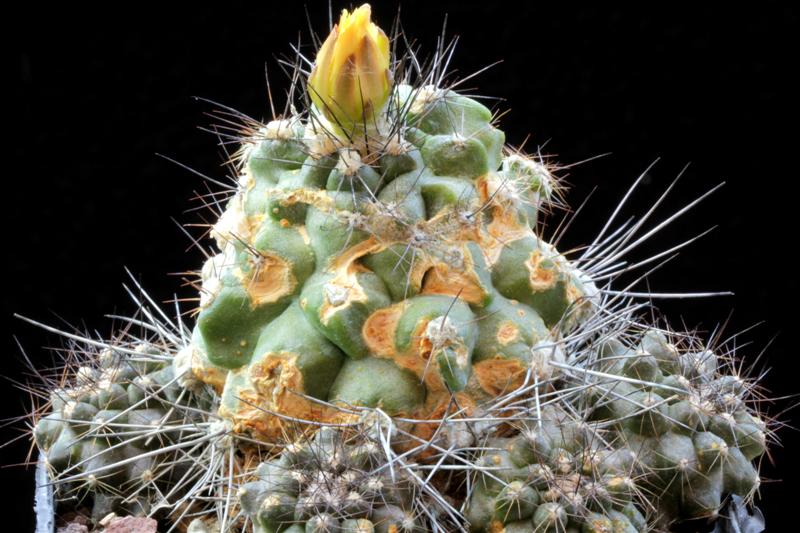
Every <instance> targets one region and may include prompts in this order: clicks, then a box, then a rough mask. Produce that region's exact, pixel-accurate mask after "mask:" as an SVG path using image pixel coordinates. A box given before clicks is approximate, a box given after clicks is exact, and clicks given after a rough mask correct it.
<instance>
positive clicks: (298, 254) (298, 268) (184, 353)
mask: <svg viewBox="0 0 800 533" xmlns="http://www.w3.org/2000/svg"><path fill="white" fill-rule="evenodd" d="M370 18H371V13H370V7H369V6H368V5H364V6H361V7H359V8H357V9H355V10H354V11H352V12H348V11H347V10H345V11H343V12H342V15H341V19H340V20H339V23H338V24H337V25H335V26H334V27H333V29H332V30H331V33H330V35H329V36H328V37H327V39H326V40H325V41H324V42H323V43H322V44H321V46H320V47H319V49H318V51H317V55H316V59H315V61H313V62H312V61H307V64H308V65H313V66H311V67H310V70H309V71H306V70H304V68H305V67H304V66H303V65H304V64H305V63H304V62H303V61H302V60H301V59H302V58H299V59H298V62H297V64H296V65H295V66H294V70H293V73H294V74H293V78H292V90H291V91H290V93H289V95H290V96H289V102H288V103H287V107H286V110H285V111H284V113H283V114H281V115H280V116H275V117H273V118H274V119H273V120H272V121H270V122H268V123H266V124H262V123H259V122H257V121H255V120H253V119H250V118H248V117H245V116H244V115H241V114H239V113H236V112H234V111H232V110H230V109H227V108H225V109H222V110H221V111H220V112H219V113H220V114H219V115H218V116H219V117H220V118H222V119H223V120H225V121H227V122H228V123H230V122H232V121H236V122H237V124H239V129H238V130H237V139H238V140H239V141H240V142H241V148H240V149H239V151H238V153H237V154H236V157H235V161H236V173H237V180H236V183H235V186H232V187H231V189H230V190H229V191H228V192H229V193H230V194H229V197H228V199H226V201H225V203H224V204H222V205H221V206H220V207H221V208H222V212H221V215H220V216H219V218H218V220H217V221H216V222H215V223H214V224H213V227H212V228H211V234H212V236H213V239H214V243H215V245H216V250H215V252H214V253H212V254H209V256H208V258H207V260H206V262H205V264H204V265H203V266H202V269H200V271H199V272H198V282H197V283H196V288H197V290H198V292H199V306H198V309H197V310H196V311H197V312H196V315H195V320H194V323H193V324H187V323H185V322H184V321H183V320H181V319H176V320H172V319H170V318H169V316H168V315H167V314H166V313H165V312H163V311H161V310H159V309H158V306H156V305H154V303H153V302H152V301H150V300H149V299H148V298H147V296H146V295H144V294H143V292H142V291H141V290H137V291H132V292H131V294H132V295H133V296H134V298H135V299H136V301H137V303H139V304H140V312H139V314H138V315H137V316H136V317H133V318H130V319H129V322H130V324H131V325H135V326H137V327H138V329H140V330H142V331H145V332H146V334H145V335H139V336H134V335H132V334H131V333H130V332H129V331H126V332H125V334H120V335H118V336H116V337H115V338H113V339H112V340H103V341H101V340H95V339H86V338H81V337H79V336H77V335H74V334H69V335H68V337H69V338H70V340H71V342H72V343H73V345H72V351H71V353H73V354H76V355H75V357H74V358H71V359H70V361H74V364H70V365H68V370H67V372H62V373H61V374H60V375H59V377H58V379H55V378H53V379H46V380H45V387H44V388H43V389H42V391H43V392H42V398H43V400H44V402H43V403H44V405H43V406H41V407H40V408H39V409H38V410H37V412H36V419H37V420H36V423H35V426H34V428H33V431H32V433H33V437H34V440H35V443H36V446H37V447H38V449H39V451H40V453H41V458H42V459H41V461H42V464H43V465H44V466H45V467H46V468H47V469H48V471H49V474H50V476H51V478H52V481H53V484H54V486H55V488H56V497H57V499H58V500H59V501H60V502H61V503H60V505H61V508H62V509H72V510H74V509H78V508H81V507H84V508H87V509H90V511H89V512H90V514H91V517H92V520H93V521H94V523H95V524H99V525H98V526H97V527H98V528H100V527H102V524H103V523H104V520H106V519H107V518H108V514H109V513H116V514H119V515H139V516H148V517H153V518H157V519H158V520H159V521H160V523H161V524H162V526H163V529H164V530H165V531H166V530H169V531H175V530H179V531H192V532H203V531H206V532H210V531H217V532H221V531H240V530H242V531H255V532H263V533H276V532H279V531H287V532H300V531H305V532H322V531H343V532H371V531H377V532H411V531H415V532H416V531H491V532H499V531H507V532H509V533H510V532H544V531H547V532H564V533H566V532H576V531H583V532H615V533H617V532H645V531H667V530H669V529H670V528H672V527H673V526H674V525H675V524H680V523H683V522H685V521H686V520H693V519H707V518H710V519H713V518H716V517H717V516H718V515H719V513H720V512H721V509H722V508H723V506H724V505H725V504H726V502H727V501H728V500H730V499H732V498H734V497H735V498H738V500H737V501H745V502H749V501H751V500H752V497H753V495H754V494H755V493H756V491H757V489H758V486H759V474H758V467H757V462H758V459H759V457H761V456H762V454H763V453H764V452H765V449H766V445H767V441H768V440H769V439H770V437H771V432H770V428H769V427H767V425H766V424H765V422H764V421H763V420H762V419H761V418H760V417H759V415H758V413H757V412H756V411H755V410H754V408H753V405H754V402H753V401H752V396H753V395H752V392H751V391H752V388H753V383H751V382H750V381H749V380H748V379H746V378H745V377H743V376H741V375H739V373H738V372H737V365H736V361H735V359H734V358H733V356H732V355H730V354H728V353H726V352H725V349H724V347H715V346H706V345H704V343H702V342H701V341H700V340H699V339H697V338H696V337H694V336H692V335H689V334H683V333H680V332H674V331H670V330H669V329H668V328H666V327H659V326H658V325H657V324H652V323H648V322H647V320H646V318H644V317H643V316H642V315H643V309H644V308H645V307H646V306H647V301H646V299H647V296H648V295H647V294H646V293H645V294H641V293H638V292H635V291H634V290H633V285H630V286H624V287H613V283H614V282H615V280H616V278H617V277H618V275H619V274H620V273H622V272H623V271H624V272H629V271H631V270H632V269H633V268H637V267H641V266H644V265H647V264H649V263H652V262H654V261H656V260H658V259H659V258H660V257H662V256H664V255H666V253H667V252H665V253H662V254H658V255H656V256H654V257H651V258H649V259H647V260H644V261H640V262H638V263H637V264H634V265H629V264H625V263H623V262H622V260H623V258H624V256H625V255H626V254H627V253H628V252H629V251H630V250H632V249H633V248H635V247H636V246H637V245H638V244H640V243H641V242H642V240H643V239H646V238H648V237H649V236H650V235H651V234H653V233H655V232H654V231H647V230H644V224H645V222H646V221H647V219H648V218H649V216H650V214H651V211H648V212H647V214H646V215H645V216H644V217H643V218H642V219H641V220H639V221H635V222H633V223H628V224H620V225H618V226H617V225H615V216H616V211H615V213H614V214H613V215H612V217H611V219H610V220H609V221H608V223H606V224H605V225H604V226H603V228H602V230H601V231H600V232H599V234H598V235H597V238H596V239H595V240H594V242H593V243H591V245H589V246H588V247H586V248H585V249H583V250H582V251H581V253H580V255H577V256H575V257H567V256H565V255H564V254H562V253H561V252H560V251H559V250H558V249H557V247H556V246H555V245H554V244H553V243H552V242H548V241H547V240H546V238H545V236H544V235H543V232H542V229H541V228H542V225H541V222H542V220H543V219H544V218H545V217H546V216H547V214H548V212H549V210H551V209H553V208H556V207H558V206H560V205H561V204H562V202H563V199H562V197H561V189H560V187H559V182H558V179H557V178H556V177H555V174H556V173H557V171H558V167H557V166H556V165H554V164H553V163H551V162H550V161H549V160H548V159H546V158H544V157H542V156H538V155H537V156H529V155H526V154H525V153H523V152H522V151H520V150H516V149H513V148H510V147H509V146H507V145H506V139H505V135H504V133H503V132H502V131H501V130H500V129H499V127H498V124H497V121H496V117H495V115H493V113H492V112H491V111H490V110H489V109H488V108H487V107H485V106H484V105H483V104H481V103H479V102H478V101H477V100H475V99H473V98H470V97H467V96H465V95H463V94H459V92H458V84H447V83H446V82H445V80H446V79H447V78H446V76H445V72H444V68H445V67H446V65H447V63H448V61H449V57H450V53H451V51H452V50H451V49H450V48H449V47H443V48H442V49H440V50H438V52H437V54H436V58H435V59H434V60H433V61H432V62H430V63H427V64H425V63H422V62H420V61H418V60H417V58H416V56H415V55H414V54H413V52H411V51H409V52H406V53H405V55H400V54H398V53H397V52H396V50H393V48H396V46H395V45H396V43H397V40H394V41H392V40H390V39H389V37H387V35H386V34H385V33H384V32H383V31H382V30H381V29H380V28H379V27H378V26H377V25H375V24H374V23H373V22H372V21H371V20H370ZM393 43H394V44H393ZM423 65H427V66H423ZM636 184H638V181H637V182H636ZM636 184H635V185H634V187H635V186H636ZM628 198H629V195H626V197H625V200H627V199H628ZM625 200H624V201H625ZM694 203H696V202H693V203H691V204H689V207H691V206H692V205H694ZM686 210H688V207H687V208H686V209H684V210H681V211H680V212H678V213H676V215H675V216H673V217H670V218H669V219H667V221H665V222H664V223H662V224H660V225H663V224H665V223H668V222H669V221H671V220H673V219H674V218H676V217H677V216H678V215H680V214H682V213H683V212H685V211H686ZM673 250H674V249H673ZM673 250H669V252H671V251H673ZM137 289H140V288H139V287H137ZM642 297H644V301H641V300H642Z"/></svg>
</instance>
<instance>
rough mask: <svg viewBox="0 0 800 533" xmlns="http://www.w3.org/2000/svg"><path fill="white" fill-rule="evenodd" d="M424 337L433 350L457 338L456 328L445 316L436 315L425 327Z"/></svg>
mask: <svg viewBox="0 0 800 533" xmlns="http://www.w3.org/2000/svg"><path fill="white" fill-rule="evenodd" d="M424 335H425V338H426V339H428V340H429V341H431V344H432V345H433V349H434V351H436V349H437V348H441V347H443V346H447V345H448V344H450V343H452V342H455V341H457V340H458V329H456V327H455V325H454V324H453V321H452V320H450V317H447V316H437V317H436V318H434V319H433V320H431V321H430V322H428V325H427V326H426V327H425V334H424Z"/></svg>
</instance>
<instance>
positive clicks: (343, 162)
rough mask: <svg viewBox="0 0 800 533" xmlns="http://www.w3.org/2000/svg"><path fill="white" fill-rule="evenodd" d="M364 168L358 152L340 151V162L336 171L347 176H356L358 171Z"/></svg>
mask: <svg viewBox="0 0 800 533" xmlns="http://www.w3.org/2000/svg"><path fill="white" fill-rule="evenodd" d="M362 166H364V164H363V163H362V162H361V156H360V155H359V153H358V152H356V151H355V150H351V149H344V150H340V151H339V161H338V162H337V163H336V170H338V171H340V172H341V173H342V174H344V175H345V176H354V175H355V174H356V172H358V170H359V169H360V168H361V167H362Z"/></svg>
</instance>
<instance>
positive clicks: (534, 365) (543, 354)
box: [531, 341, 566, 379]
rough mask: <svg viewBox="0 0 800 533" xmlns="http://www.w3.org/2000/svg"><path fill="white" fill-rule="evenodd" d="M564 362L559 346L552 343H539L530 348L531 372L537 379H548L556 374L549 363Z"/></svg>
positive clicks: (556, 369) (555, 369)
mask: <svg viewBox="0 0 800 533" xmlns="http://www.w3.org/2000/svg"><path fill="white" fill-rule="evenodd" d="M565 360H566V358H565V357H564V352H563V350H562V349H561V346H560V345H559V344H558V343H555V342H553V341H539V342H537V343H536V344H534V345H533V346H532V347H531V372H532V373H533V374H535V375H536V376H538V378H539V379H549V378H550V377H552V376H553V374H554V373H556V372H558V368H556V367H554V366H553V365H551V364H550V363H551V361H552V362H556V363H564V362H565Z"/></svg>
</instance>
